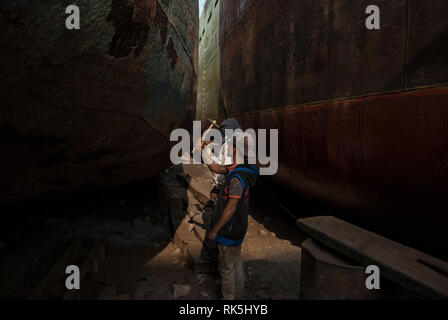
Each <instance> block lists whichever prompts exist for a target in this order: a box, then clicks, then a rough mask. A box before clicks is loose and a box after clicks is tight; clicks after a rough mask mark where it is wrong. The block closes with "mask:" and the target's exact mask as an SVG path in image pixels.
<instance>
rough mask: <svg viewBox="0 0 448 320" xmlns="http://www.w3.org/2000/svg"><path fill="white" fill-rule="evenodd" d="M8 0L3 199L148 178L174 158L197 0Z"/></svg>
mask: <svg viewBox="0 0 448 320" xmlns="http://www.w3.org/2000/svg"><path fill="white" fill-rule="evenodd" d="M69 4H71V3H70V2H67V1H58V2H55V1H52V2H48V1H43V0H38V1H34V2H33V3H32V4H31V3H30V2H29V1H23V0H18V1H9V2H2V4H1V5H0V9H1V10H0V27H1V33H2V36H1V37H0V39H1V40H0V43H1V47H2V55H1V57H0V69H1V70H2V77H1V79H0V85H1V88H2V94H1V97H0V104H1V117H0V139H1V146H2V157H1V159H0V167H1V168H2V175H1V178H0V204H12V203H17V202H22V201H25V200H30V199H39V200H46V199H53V198H58V197H61V196H66V195H69V194H72V193H76V192H79V191H89V190H95V189H98V188H102V187H106V186H107V187H110V186H113V185H116V184H120V183H125V182H129V181H133V180H139V179H143V178H145V177H149V176H151V175H154V174H156V173H158V172H159V171H160V170H162V169H163V168H166V167H167V166H169V164H170V162H169V148H170V145H169V143H168V142H167V138H168V137H169V133H170V132H171V130H172V129H173V128H178V127H187V128H188V127H190V126H191V122H192V120H193V117H194V113H195V106H196V85H197V83H196V82H197V80H196V78H197V76H196V67H197V66H196V63H197V48H196V47H197V40H196V39H197V32H198V31H197V29H198V4H197V1H192V0H191V1H180V0H171V1H166V0H165V1H160V2H158V1H156V0H146V1H142V0H140V1H139V0H130V1H128V0H113V1H111V0H109V1H100V2H96V1H93V2H92V1H86V0H81V1H78V2H77V3H76V4H77V5H78V6H79V8H80V11H81V29H80V30H67V29H66V28H65V19H66V17H67V15H66V14H65V8H66V6H68V5H69Z"/></svg>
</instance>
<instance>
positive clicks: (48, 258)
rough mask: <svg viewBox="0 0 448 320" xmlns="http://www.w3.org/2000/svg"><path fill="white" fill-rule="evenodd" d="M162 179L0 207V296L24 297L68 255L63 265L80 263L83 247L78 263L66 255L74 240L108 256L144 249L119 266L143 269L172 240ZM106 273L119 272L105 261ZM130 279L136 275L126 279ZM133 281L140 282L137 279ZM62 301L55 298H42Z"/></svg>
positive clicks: (179, 192) (86, 253) (75, 258)
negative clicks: (100, 245)
mask: <svg viewBox="0 0 448 320" xmlns="http://www.w3.org/2000/svg"><path fill="white" fill-rule="evenodd" d="M161 176H162V175H161ZM161 176H158V177H153V178H151V179H147V180H143V181H139V182H134V183H130V184H126V185H122V186H118V187H115V188H110V189H106V190H102V191H99V192H93V193H85V194H80V195H78V196H76V197H73V198H70V199H67V200H65V201H57V202H46V203H33V204H24V205H21V206H16V207H7V208H2V209H1V211H2V213H3V215H2V223H1V224H0V245H1V247H0V250H1V251H0V274H1V275H0V297H1V298H2V299H27V298H29V297H30V295H31V294H32V293H33V291H35V290H36V288H37V287H38V286H39V285H40V284H41V282H42V280H43V279H44V278H46V277H47V275H48V274H49V273H50V271H51V269H52V267H53V266H55V264H56V263H57V262H58V261H59V260H60V259H61V257H62V256H63V255H64V254H65V255H67V254H68V256H69V257H68V258H69V260H67V261H71V260H73V264H75V262H76V264H77V265H78V264H81V265H82V263H83V261H84V260H85V259H86V258H87V256H88V254H89V250H90V249H91V248H90V247H88V248H85V249H86V250H84V251H85V252H83V254H84V255H82V261H79V257H78V256H75V254H73V255H72V257H70V252H68V251H69V250H70V247H71V246H73V244H74V243H75V242H77V241H79V240H82V241H84V242H87V243H92V244H93V243H95V242H96V241H103V242H104V243H105V246H106V251H107V252H108V253H111V254H112V256H113V255H114V252H115V251H119V250H121V249H126V248H133V249H135V248H144V249H143V253H142V254H140V255H137V257H140V260H135V261H128V263H125V264H124V265H122V266H121V267H122V269H123V270H129V271H131V270H132V269H135V268H137V269H138V268H139V267H143V265H144V263H145V262H147V261H150V260H151V259H152V258H153V257H155V256H156V255H158V254H159V253H160V252H161V251H162V250H164V248H166V247H167V246H168V245H170V243H171V240H172V230H170V229H171V223H170V221H169V203H168V196H169V194H166V188H165V187H166V183H165V181H164V180H163V179H162V178H161ZM182 190H183V191H182ZM164 192H165V193H164ZM182 193H186V190H185V189H179V191H178V194H180V196H181V197H184V198H185V199H187V197H186V195H185V194H182ZM108 269H111V270H114V269H115V270H120V266H114V265H113V264H111V263H109V262H108V263H106V264H105V269H104V272H105V273H110V272H111V270H108ZM116 276H117V274H116ZM63 278H65V276H63ZM99 278H101V277H99ZM125 278H126V277H125ZM131 278H133V279H134V278H135V277H134V276H132V275H131ZM109 279H114V277H109ZM135 281H137V282H138V281H139V279H138V277H137V278H135ZM98 284H99V285H100V289H101V287H103V286H106V285H116V284H114V283H109V284H108V283H104V281H100V280H98V281H96V283H95V285H98ZM89 285H90V283H89ZM129 285H131V286H132V285H136V283H134V284H128V286H129ZM84 289H85V290H87V291H88V290H89V288H84ZM92 290H93V289H92ZM95 290H97V289H95ZM132 290H134V291H135V288H134V289H132ZM96 293H98V292H96ZM61 294H64V293H61ZM62 297H63V296H61V295H57V294H55V296H50V297H48V296H45V297H44V298H50V299H60V298H62Z"/></svg>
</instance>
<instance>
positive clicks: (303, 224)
mask: <svg viewBox="0 0 448 320" xmlns="http://www.w3.org/2000/svg"><path fill="white" fill-rule="evenodd" d="M297 225H298V226H299V227H300V228H301V229H302V230H303V231H304V232H306V233H307V234H308V235H309V236H310V237H312V238H314V239H316V240H318V241H320V242H321V243H323V244H325V245H327V246H328V247H330V248H332V249H334V250H336V251H338V252H340V253H342V254H344V255H346V256H347V257H349V258H351V259H354V260H356V261H357V262H359V263H360V264H361V265H363V266H367V265H377V266H378V267H379V268H380V271H381V275H382V276H384V277H386V278H388V279H390V280H391V281H393V282H396V283H398V284H399V285H401V286H403V287H404V288H406V289H408V290H409V291H411V292H414V293H417V294H419V295H422V296H424V297H428V298H436V299H440V298H448V277H447V276H446V274H444V273H443V272H440V270H445V271H446V270H448V263H447V262H445V261H442V260H440V259H437V258H434V257H432V256H429V255H427V254H425V253H423V252H420V251H418V250H415V249H413V248H410V247H407V246H405V245H402V244H400V243H398V242H395V241H392V240H389V239H387V238H385V237H382V236H380V235H377V234H375V233H373V232H370V231H367V230H365V229H362V228H359V227H357V226H355V225H352V224H350V223H347V222H345V221H342V220H340V219H337V218H335V217H332V216H321V217H312V218H304V219H299V220H297ZM422 262H426V263H422ZM434 266H436V267H434Z"/></svg>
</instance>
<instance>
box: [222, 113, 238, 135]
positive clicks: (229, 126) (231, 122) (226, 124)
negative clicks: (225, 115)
mask: <svg viewBox="0 0 448 320" xmlns="http://www.w3.org/2000/svg"><path fill="white" fill-rule="evenodd" d="M236 129H241V126H240V124H239V123H238V121H236V120H235V119H233V118H229V119H226V120H224V121H223V122H222V123H221V135H222V137H223V139H225V138H226V130H236Z"/></svg>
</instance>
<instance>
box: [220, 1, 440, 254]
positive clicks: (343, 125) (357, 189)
mask: <svg viewBox="0 0 448 320" xmlns="http://www.w3.org/2000/svg"><path fill="white" fill-rule="evenodd" d="M367 5H368V3H367V2H365V1H350V0H335V1H327V0H303V1H294V0H284V1H270V0H259V1H256V0H226V1H221V4H220V27H219V32H220V39H219V45H220V56H221V63H220V65H221V73H220V77H221V82H222V86H223V95H224V97H221V98H222V100H223V101H226V102H227V103H226V104H227V108H228V109H229V111H230V115H231V116H233V117H235V118H237V119H238V120H239V121H240V122H241V123H242V124H243V125H244V126H245V127H246V128H276V129H277V128H278V129H279V135H280V137H279V139H280V141H279V142H280V146H279V150H280V159H279V163H280V169H279V172H278V174H277V175H276V176H275V177H273V179H274V180H275V181H276V182H279V183H281V184H283V185H285V186H288V187H289V188H291V189H292V190H295V191H297V192H299V193H301V194H304V195H306V196H307V197H309V198H311V199H315V200H318V201H321V202H323V203H325V204H328V205H330V206H332V207H333V208H340V209H342V211H343V212H345V213H346V215H347V216H349V217H351V218H353V219H356V221H360V222H362V223H366V224H369V225H371V226H375V227H376V228H377V229H376V230H382V231H384V232H385V233H387V235H389V236H391V237H393V238H395V239H397V238H398V239H400V240H403V239H406V240H407V241H409V242H408V243H411V244H412V245H415V244H419V245H420V247H421V245H422V244H423V243H426V244H428V247H430V248H434V247H435V246H439V248H440V247H444V249H446V243H447V242H446V241H441V242H443V244H441V242H440V241H436V238H437V237H439V236H440V235H441V234H445V231H444V230H443V227H442V226H445V225H446V223H447V222H448V218H447V216H446V215H445V214H442V212H444V210H445V211H446V209H447V208H448V202H447V201H446V200H445V198H446V197H445V194H446V192H447V191H448V166H447V163H448V152H447V145H448V134H447V132H448V130H447V129H448V111H447V110H448V109H447V106H448V89H447V83H448V59H446V57H448V41H447V40H448V39H447V36H448V2H446V1H444V0H436V1H431V2H429V1H423V0H393V1H390V0H379V1H377V2H376V3H375V5H377V6H378V7H379V8H380V9H381V30H375V31H369V30H367V29H366V27H365V19H366V17H367V15H365V9H366V7H367ZM215 117H221V118H223V117H224V112H223V111H222V109H219V113H217V114H215ZM445 251H446V250H445Z"/></svg>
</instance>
